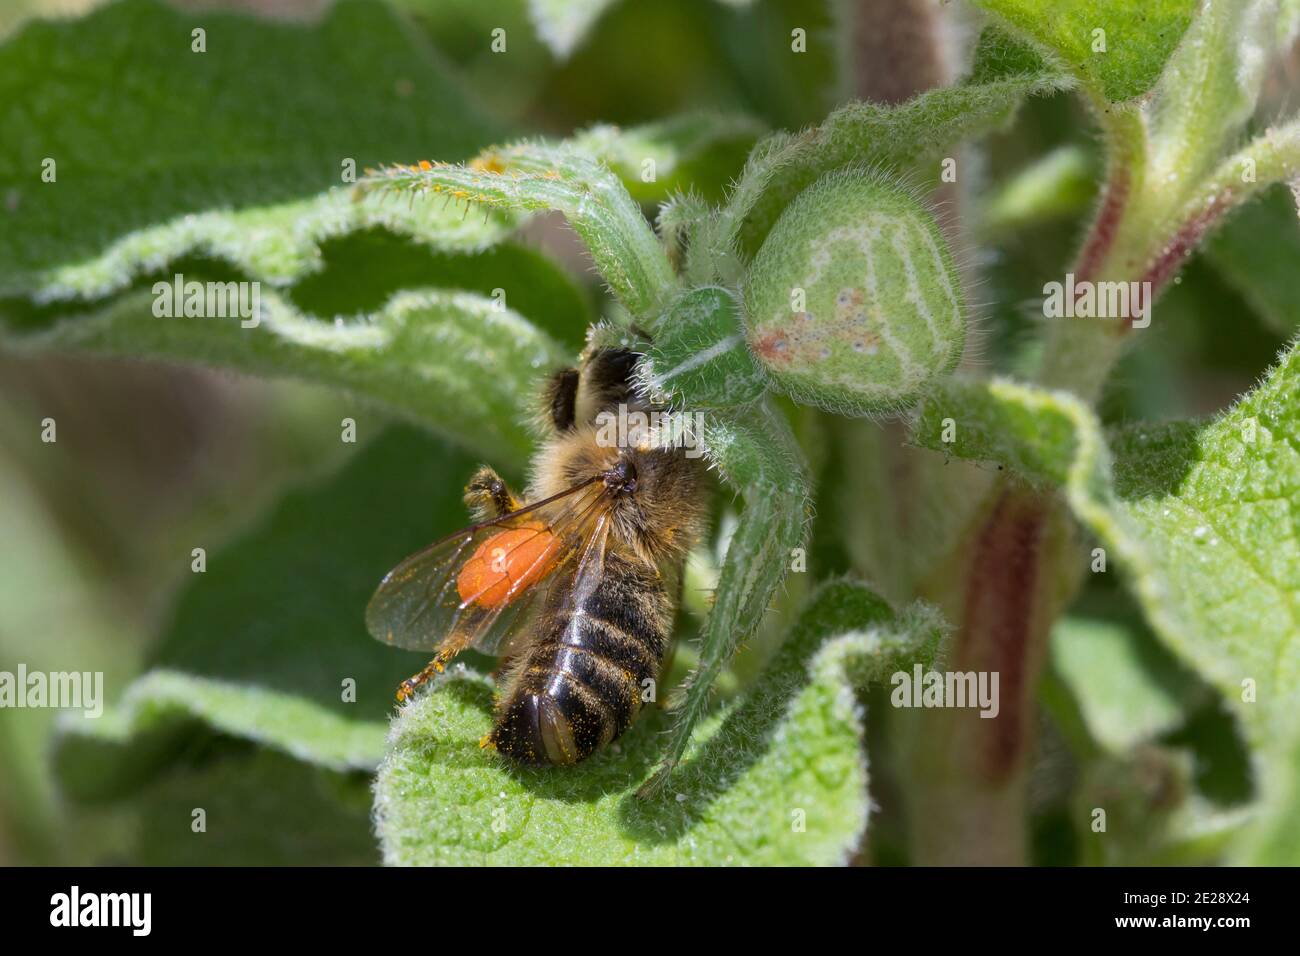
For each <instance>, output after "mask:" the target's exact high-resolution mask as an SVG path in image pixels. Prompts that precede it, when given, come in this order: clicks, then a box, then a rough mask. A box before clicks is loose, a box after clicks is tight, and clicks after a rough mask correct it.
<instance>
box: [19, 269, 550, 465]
mask: <svg viewBox="0 0 1300 956" xmlns="http://www.w3.org/2000/svg"><path fill="white" fill-rule="evenodd" d="M188 278H191V277H188V276H187V279H188ZM153 304H154V296H153V294H152V293H147V292H144V291H140V292H136V293H132V294H130V295H128V296H125V297H122V298H120V299H118V300H116V301H114V302H113V303H112V304H111V305H109V306H107V307H105V308H103V309H101V310H99V311H96V312H92V313H89V314H86V315H82V316H74V317H70V318H64V320H63V321H59V322H55V323H53V324H50V323H48V322H46V321H44V320H43V319H42V321H41V322H40V324H38V325H37V326H36V328H35V329H31V330H28V329H24V328H23V327H21V326H20V327H18V328H12V327H11V328H10V329H9V339H8V341H9V342H10V344H12V345H15V346H16V347H20V348H24V349H51V348H57V349H67V350H74V351H88V352H94V353H97V354H104V355H126V356H133V357H140V356H151V357H157V358H165V359H170V360H178V361H186V362H194V363H198V364H203V365H212V366H217V367H220V368H229V369H235V370H238V371H241V372H247V373H252V374H259V375H269V376H287V377H293V378H303V379H308V380H311V381H314V382H320V383H323V384H328V385H333V386H337V387H339V388H343V389H347V390H349V391H352V392H354V393H356V394H358V395H361V396H363V397H364V398H366V399H370V400H377V401H379V402H382V403H383V404H385V405H387V406H389V407H390V408H393V409H396V410H398V411H400V412H402V413H404V414H406V415H408V416H411V417H414V418H416V419H418V420H420V421H423V422H425V423H426V424H428V425H429V426H430V427H432V428H434V429H435V430H438V431H440V432H441V433H442V434H444V435H446V436H449V437H452V438H454V439H455V440H457V441H458V442H460V443H461V444H462V445H464V446H465V447H467V448H472V449H474V450H475V451H477V452H479V453H481V454H483V455H486V456H488V457H490V458H494V459H497V460H501V461H504V462H510V461H512V460H517V459H518V458H519V457H520V456H521V455H524V454H527V452H528V451H529V450H530V449H531V447H532V439H531V437H530V435H529V433H528V431H527V430H526V428H525V427H524V425H523V423H522V421H521V418H522V416H521V414H520V409H521V408H523V407H527V404H528V402H529V401H530V400H531V398H532V395H533V389H534V388H535V386H536V382H537V379H538V377H539V376H540V375H542V374H543V373H544V372H545V371H546V369H548V368H550V367H553V366H554V365H556V364H558V363H560V362H562V361H564V358H565V355H566V353H565V351H564V350H563V349H562V348H561V347H560V346H559V345H557V344H556V343H555V342H554V340H552V339H551V338H550V337H549V336H547V335H545V334H543V333H542V332H540V331H539V330H537V329H536V328H534V327H533V326H532V325H531V324H530V323H529V322H527V321H526V320H524V319H523V318H522V317H521V316H519V315H518V314H516V313H514V312H513V311H511V310H509V309H499V308H498V307H497V305H496V303H495V302H493V301H492V300H490V299H486V298H483V297H482V296H478V295H473V294H471V293H468V292H447V291H442V290H414V291H406V292H400V293H398V294H396V295H394V296H393V297H392V298H391V299H389V301H388V302H387V303H385V304H384V306H383V307H382V308H380V309H379V310H378V311H377V312H375V313H374V314H372V315H369V316H365V317H363V318H360V319H351V320H348V321H344V320H342V319H339V320H337V321H335V322H323V321H320V320H318V319H314V318H310V317H308V316H305V315H303V314H302V313H300V312H299V311H298V310H297V309H295V308H294V307H293V306H292V305H291V304H289V303H288V302H287V301H285V300H284V299H283V298H281V297H280V296H278V295H276V294H274V293H272V292H269V291H265V290H263V292H262V294H261V316H262V317H261V319H260V324H258V325H257V326H256V327H250V328H244V327H243V326H242V324H241V322H240V320H239V319H237V318H229V319H219V318H193V317H173V318H159V317H156V316H155V315H154V314H153V311H152V310H153ZM37 318H41V317H39V316H38V317H37ZM9 321H10V323H13V322H14V321H15V319H14V317H10V320H9ZM17 321H19V322H21V321H22V320H21V319H18V320H17ZM30 321H31V319H30V318H29V320H28V322H30ZM249 321H251V320H249ZM24 324H26V323H24ZM3 329H4V324H3V323H2V320H0V330H3Z"/></svg>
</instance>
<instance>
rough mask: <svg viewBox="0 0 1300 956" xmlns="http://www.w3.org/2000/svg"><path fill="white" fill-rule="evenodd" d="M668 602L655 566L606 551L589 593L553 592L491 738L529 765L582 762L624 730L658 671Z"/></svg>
mask: <svg viewBox="0 0 1300 956" xmlns="http://www.w3.org/2000/svg"><path fill="white" fill-rule="evenodd" d="M672 610H673V608H672V602H671V599H670V597H669V594H668V591H667V589H666V587H665V582H664V580H663V578H662V577H661V576H660V575H658V574H657V573H656V572H655V571H654V569H653V568H649V567H647V566H645V565H643V564H641V563H640V562H634V561H629V560H627V559H624V558H622V557H620V556H618V555H616V554H613V553H610V554H607V555H606V557H605V568H604V571H603V573H602V574H601V575H600V576H599V580H598V581H597V582H596V584H595V586H594V587H593V588H592V590H591V591H590V592H589V593H587V594H586V595H583V596H576V595H572V594H570V595H564V596H560V597H559V598H557V606H556V608H555V609H554V611H553V613H545V614H543V615H542V618H541V619H540V620H539V622H538V624H539V627H541V628H543V629H544V633H542V634H541V635H540V636H539V637H538V639H537V640H536V641H535V642H534V643H533V644H532V645H531V646H530V647H529V648H528V650H527V652H526V653H525V654H524V655H523V659H522V660H520V661H519V662H517V664H516V667H517V668H518V669H517V670H516V671H514V673H513V680H512V681H511V687H510V691H509V693H508V695H507V696H506V697H505V699H503V700H502V702H501V706H500V708H499V710H498V716H497V722H496V727H495V728H494V730H493V731H492V742H493V744H494V745H495V746H496V748H497V750H498V751H500V752H501V753H503V754H505V755H507V756H509V757H511V758H513V759H515V760H518V761H520V762H521V763H530V764H570V763H575V762H577V761H579V760H583V759H585V758H586V757H588V756H590V755H591V754H592V753H594V752H595V751H596V750H597V749H599V748H600V747H603V746H604V745H605V744H607V743H609V742H610V741H611V740H613V739H614V738H615V737H617V736H619V734H621V733H623V731H625V730H626V729H627V728H628V727H629V726H630V725H631V724H632V721H633V720H634V719H635V718H636V715H637V713H638V712H639V710H640V708H641V701H642V693H643V691H644V689H645V688H646V687H647V686H648V685H647V683H646V682H647V681H655V680H657V679H658V676H659V665H660V663H661V662H662V661H663V657H664V652H665V650H666V649H667V644H668V639H669V627H670V626H671V622H672Z"/></svg>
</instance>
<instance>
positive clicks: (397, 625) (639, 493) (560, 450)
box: [366, 347, 705, 765]
mask: <svg viewBox="0 0 1300 956" xmlns="http://www.w3.org/2000/svg"><path fill="white" fill-rule="evenodd" d="M637 357H638V356H637V354H636V353H635V352H632V351H630V350H627V349H622V348H604V347H589V348H588V349H587V351H586V352H585V353H584V355H583V357H582V360H581V361H580V363H579V367H577V368H568V369H564V370H562V371H560V372H557V373H556V374H555V375H554V376H552V377H551V378H550V379H549V381H548V383H547V386H546V389H545V392H544V401H543V408H542V414H541V417H542V419H543V427H544V428H545V430H546V432H547V435H546V438H545V440H544V442H543V444H542V447H541V449H540V450H539V452H538V454H537V455H536V457H535V459H534V461H533V464H532V479H531V481H530V484H529V488H528V494H527V499H526V500H527V501H529V502H531V503H525V502H524V501H523V500H520V499H519V498H517V497H516V496H515V495H514V493H513V492H511V490H510V489H509V487H508V486H507V485H506V483H505V481H504V480H502V478H501V477H500V476H499V475H497V473H496V472H495V471H493V470H492V469H491V468H490V467H487V466H484V467H482V468H480V469H479V471H478V472H477V473H476V474H475V475H474V477H473V479H472V480H471V481H470V482H469V484H468V486H467V487H466V489H465V503H466V505H467V506H468V507H469V508H470V510H471V511H472V512H473V513H474V515H475V517H476V518H477V519H478V520H477V521H476V522H475V523H474V524H471V525H470V526H469V527H467V528H465V529H464V530H462V531H458V532H456V533H455V534H452V535H449V536H447V537H446V538H443V539H441V540H440V541H436V542H434V543H433V544H431V545H429V546H428V547H427V548H425V549H424V550H423V551H420V552H417V553H416V554H414V555H412V556H410V557H408V558H407V559H406V560H404V561H402V562H401V563H400V564H398V565H397V566H396V567H395V568H393V570H392V571H390V572H389V573H388V575H387V576H385V578H384V579H383V581H382V583H380V585H379V588H378V590H376V592H375V595H374V597H373V598H371V600H370V604H369V606H368V607H367V608H366V626H367V629H368V630H369V631H370V633H371V634H372V635H373V636H374V637H375V638H377V639H378V640H381V641H383V642H385V643H387V644H391V645H395V646H398V647H403V648H407V649H412V650H432V651H434V657H433V660H432V661H430V662H429V665H428V666H427V667H425V668H424V669H423V670H422V671H420V672H419V673H418V674H416V675H414V676H413V677H410V678H408V679H407V680H405V681H403V682H402V684H401V686H400V687H399V688H398V691H397V699H398V701H399V703H400V702H404V701H406V700H408V699H409V698H410V697H411V696H412V695H413V694H414V693H415V691H416V689H417V688H418V687H419V686H420V685H421V684H423V683H424V682H425V681H427V680H429V679H430V678H431V677H432V676H433V675H434V674H437V673H440V672H441V671H443V670H444V669H445V667H446V665H447V663H448V662H449V661H451V659H452V658H454V657H455V656H456V655H457V654H459V653H460V652H461V651H463V650H465V649H466V648H470V647H472V648H475V649H477V650H480V651H482V652H484V653H487V654H492V655H496V656H497V657H499V658H501V659H502V661H503V664H502V668H501V670H500V673H499V680H498V687H499V693H498V701H497V708H496V719H495V723H494V726H493V729H492V731H491V733H489V734H488V735H487V736H486V737H484V738H483V740H482V741H481V742H480V743H481V745H482V746H484V747H492V748H495V749H496V750H497V751H498V752H499V753H501V754H504V755H505V756H507V757H510V758H512V759H514V760H516V761H519V762H521V763H525V764H535V765H551V764H572V763H576V762H577V761H579V760H583V759H585V758H587V757H589V756H591V754H593V753H594V752H595V751H597V750H598V749H600V748H601V747H603V746H605V745H606V744H608V743H609V742H610V741H611V740H614V739H615V738H617V737H618V736H619V735H620V734H622V733H623V732H624V731H625V730H627V728H628V727H629V726H631V724H632V722H633V721H634V720H635V719H636V717H637V714H638V713H639V711H640V709H641V706H642V703H643V701H644V700H645V699H646V697H647V696H648V695H646V694H645V691H646V689H647V688H650V687H653V686H655V683H656V682H657V681H658V679H659V675H660V673H661V670H662V669H663V667H664V665H665V658H666V656H667V654H668V652H669V650H670V648H671V637H672V624H673V618H674V616H675V613H676V609H677V604H678V602H679V599H680V596H681V586H682V584H681V582H682V571H683V567H684V565H685V558H686V554H687V552H688V551H689V550H690V548H691V547H692V546H693V545H694V544H695V542H696V541H697V540H698V539H699V537H700V535H701V533H702V531H703V525H704V521H705V509H704V506H703V504H702V502H701V498H702V494H703V488H702V485H703V482H704V474H703V469H702V468H701V467H700V462H699V460H698V459H695V458H691V457H690V456H689V455H688V454H686V450H685V449H684V448H682V447H680V443H679V442H670V443H665V442H663V441H662V440H661V438H660V436H659V435H658V434H657V433H656V432H655V431H653V430H652V429H646V428H639V427H635V426H636V424H637V423H640V422H644V421H647V420H651V421H653V420H654V419H653V418H652V417H651V416H650V415H649V413H650V412H652V411H657V410H658V409H656V408H655V407H653V406H651V405H650V404H649V403H648V402H647V401H645V400H644V399H643V398H642V397H641V395H640V393H639V392H638V391H637V389H636V388H635V387H634V386H633V384H632V372H633V369H634V367H635V364H636V360H637ZM633 412H640V413H641V415H639V416H634V415H632V414H631V413H633ZM617 414H626V415H627V418H626V421H629V422H632V423H633V426H634V427H630V428H627V429H625V430H624V432H623V434H624V436H625V437H624V440H622V441H621V442H620V441H610V440H609V437H608V436H609V431H611V429H608V428H606V427H604V423H607V422H609V421H610V419H609V418H608V417H605V416H608V415H617ZM650 696H651V699H653V697H652V695H650Z"/></svg>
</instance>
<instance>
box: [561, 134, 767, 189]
mask: <svg viewBox="0 0 1300 956" xmlns="http://www.w3.org/2000/svg"><path fill="white" fill-rule="evenodd" d="M762 132H763V126H762V124H760V123H759V122H758V121H757V120H754V119H751V118H750V117H748V116H741V115H738V114H726V113H687V114H683V115H681V116H674V117H671V118H669V119H666V120H660V121H658V122H654V123H646V124H645V125H643V126H633V127H630V128H627V129H620V128H619V127H617V126H608V125H600V126H593V127H591V128H590V129H586V130H583V131H582V132H580V133H578V134H577V135H576V136H574V137H573V138H572V139H571V140H569V142H570V143H571V144H572V145H573V147H574V148H575V149H577V150H579V151H583V152H588V153H590V154H591V155H593V156H595V157H596V158H598V159H600V160H601V161H602V162H604V163H605V165H607V166H608V167H609V168H610V169H611V170H613V171H614V173H616V174H617V175H618V176H619V178H621V179H622V180H623V185H624V186H626V187H627V189H628V191H629V192H631V194H632V197H633V198H634V199H636V200H637V201H638V202H641V203H646V202H659V201H661V200H664V199H666V198H668V197H669V196H670V195H672V194H673V193H676V192H683V191H686V190H693V191H700V192H703V193H705V194H706V195H713V194H715V193H720V191H721V188H722V187H723V186H725V185H726V184H727V183H728V182H729V181H730V179H731V178H732V177H733V176H734V175H735V174H736V173H737V172H739V170H740V168H741V166H742V165H744V162H745V155H746V153H748V151H749V148H750V147H751V146H753V144H754V140H755V139H757V138H758V136H759V135H760V134H761V133H762ZM647 161H649V162H652V163H653V166H652V167H651V168H647ZM649 172H653V179H651V180H650V181H649V182H647V181H646V177H647V175H648V173H649Z"/></svg>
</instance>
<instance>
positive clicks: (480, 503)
mask: <svg viewBox="0 0 1300 956" xmlns="http://www.w3.org/2000/svg"><path fill="white" fill-rule="evenodd" d="M465 505H466V507H468V508H469V510H470V511H472V512H473V513H474V514H475V515H476V516H477V517H478V519H479V520H480V521H483V520H486V519H488V518H504V517H505V516H506V515H508V514H510V513H511V512H513V511H518V510H519V509H520V508H521V507H523V502H521V501H520V500H519V499H518V498H516V497H515V496H514V494H513V493H512V492H511V491H510V487H509V486H508V485H507V484H506V482H505V479H504V478H502V477H501V476H500V475H498V474H497V473H496V472H495V471H494V470H493V469H492V468H490V467H489V466H487V465H484V466H483V467H482V468H480V469H479V470H478V471H477V472H475V473H474V477H473V478H471V479H470V481H469V484H468V485H466V486H465Z"/></svg>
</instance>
